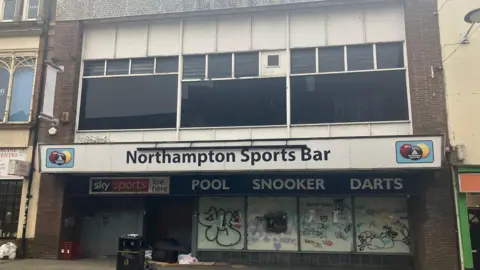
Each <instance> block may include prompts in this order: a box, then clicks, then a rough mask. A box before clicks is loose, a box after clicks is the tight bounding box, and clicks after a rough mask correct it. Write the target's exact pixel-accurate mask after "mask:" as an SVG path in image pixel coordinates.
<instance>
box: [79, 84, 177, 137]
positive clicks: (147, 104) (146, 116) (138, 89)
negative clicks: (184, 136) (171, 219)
mask: <svg viewBox="0 0 480 270" xmlns="http://www.w3.org/2000/svg"><path fill="white" fill-rule="evenodd" d="M177 84H178V75H150V76H126V77H107V78H85V79H83V84H82V87H83V90H82V105H81V112H80V121H79V128H80V129H82V130H105V129H144V128H174V127H176V112H177Z"/></svg>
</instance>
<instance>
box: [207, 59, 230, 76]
mask: <svg viewBox="0 0 480 270" xmlns="http://www.w3.org/2000/svg"><path fill="white" fill-rule="evenodd" d="M231 77H232V54H231V53H228V54H212V55H209V56H208V78H231Z"/></svg>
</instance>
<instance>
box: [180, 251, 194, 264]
mask: <svg viewBox="0 0 480 270" xmlns="http://www.w3.org/2000/svg"><path fill="white" fill-rule="evenodd" d="M196 262H198V260H197V258H195V257H193V256H192V254H191V253H190V254H180V255H178V264H192V263H196Z"/></svg>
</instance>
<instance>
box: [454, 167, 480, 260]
mask: <svg viewBox="0 0 480 270" xmlns="http://www.w3.org/2000/svg"><path fill="white" fill-rule="evenodd" d="M456 172H457V173H456V175H455V176H456V177H455V190H456V192H457V196H456V197H457V211H458V224H459V233H460V239H461V243H462V244H461V245H462V246H461V247H460V248H461V249H462V253H463V267H464V269H473V256H472V243H471V240H470V224H469V217H468V208H467V193H461V192H460V190H459V182H458V181H459V177H458V176H459V175H460V174H464V173H480V168H458V169H457V171H456Z"/></svg>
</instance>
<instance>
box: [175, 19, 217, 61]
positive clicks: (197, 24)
mask: <svg viewBox="0 0 480 270" xmlns="http://www.w3.org/2000/svg"><path fill="white" fill-rule="evenodd" d="M216 35H217V22H216V18H211V17H209V18H201V19H188V20H185V21H184V28H183V53H184V54H196V53H211V52H215V51H216V47H217V46H216V43H217V42H216Z"/></svg>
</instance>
